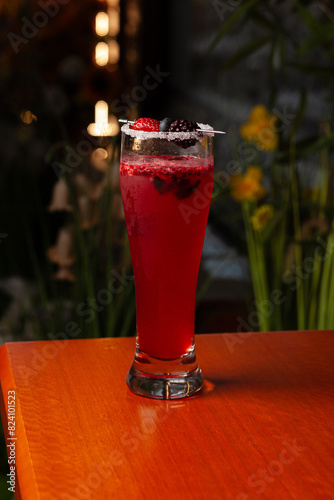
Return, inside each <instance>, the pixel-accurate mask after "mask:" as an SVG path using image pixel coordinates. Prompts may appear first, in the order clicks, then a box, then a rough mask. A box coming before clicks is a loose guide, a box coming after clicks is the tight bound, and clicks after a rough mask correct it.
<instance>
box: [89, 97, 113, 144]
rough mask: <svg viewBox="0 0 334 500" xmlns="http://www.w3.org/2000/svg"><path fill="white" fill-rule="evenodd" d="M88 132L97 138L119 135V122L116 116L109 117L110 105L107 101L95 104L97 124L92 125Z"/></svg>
mask: <svg viewBox="0 0 334 500" xmlns="http://www.w3.org/2000/svg"><path fill="white" fill-rule="evenodd" d="M87 130H88V133H89V134H90V135H93V136H97V137H101V136H106V135H107V136H110V135H117V134H118V132H119V124H118V120H117V118H116V116H114V115H110V116H109V117H108V104H107V103H106V102H105V101H98V102H97V103H96V104H95V123H90V124H89V125H88V128H87Z"/></svg>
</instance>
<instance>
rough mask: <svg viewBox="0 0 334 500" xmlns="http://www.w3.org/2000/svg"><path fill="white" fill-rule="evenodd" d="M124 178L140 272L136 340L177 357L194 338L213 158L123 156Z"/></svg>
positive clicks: (152, 351)
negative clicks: (197, 291)
mask: <svg viewBox="0 0 334 500" xmlns="http://www.w3.org/2000/svg"><path fill="white" fill-rule="evenodd" d="M120 181H121V191H122V199H123V205H124V212H125V219H126V226H127V231H128V236H129V242H130V250H131V257H132V264H133V269H134V276H135V287H136V306H137V341H138V343H139V349H140V350H141V351H143V352H144V353H145V354H147V355H149V356H152V357H155V358H160V359H176V358H179V357H180V356H182V355H184V354H186V353H187V352H188V351H189V349H190V348H191V346H192V341H193V337H194V328H195V298H196V286H197V276H198V270H199V264H200V259H201V254H202V247H203V241H204V236H205V229H206V224H207V218H208V214H209V208H210V201H211V195H212V188H213V158H210V159H201V158H191V157H185V156H184V157H174V158H172V157H154V156H151V157H150V156H138V157H135V158H133V157H131V158H130V159H127V158H126V157H123V161H122V162H121V166H120Z"/></svg>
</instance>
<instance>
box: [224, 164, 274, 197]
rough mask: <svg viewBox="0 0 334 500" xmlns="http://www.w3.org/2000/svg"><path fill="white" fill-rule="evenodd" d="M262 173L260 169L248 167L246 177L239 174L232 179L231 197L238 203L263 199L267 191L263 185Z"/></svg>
mask: <svg viewBox="0 0 334 500" xmlns="http://www.w3.org/2000/svg"><path fill="white" fill-rule="evenodd" d="M262 177H263V174H262V171H261V169H260V168H259V167H255V166H252V167H248V169H247V171H246V173H245V175H242V174H237V175H234V176H233V177H231V182H230V185H231V195H232V197H233V198H234V199H235V200H236V201H240V202H243V201H257V200H260V199H261V198H263V197H264V196H265V195H266V193H267V191H266V189H265V187H264V186H263V185H262V184H261V181H262Z"/></svg>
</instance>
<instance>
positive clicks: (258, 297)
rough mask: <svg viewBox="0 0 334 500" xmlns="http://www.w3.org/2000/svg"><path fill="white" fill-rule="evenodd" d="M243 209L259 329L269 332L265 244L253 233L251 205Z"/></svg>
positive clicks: (244, 205)
mask: <svg viewBox="0 0 334 500" xmlns="http://www.w3.org/2000/svg"><path fill="white" fill-rule="evenodd" d="M242 209H243V216H244V222H245V227H246V238H247V246H248V256H249V264H250V271H251V277H252V283H253V291H254V297H255V304H256V309H257V314H258V320H259V329H260V330H261V331H268V330H270V319H269V317H268V316H267V315H266V314H265V313H264V312H263V306H264V303H265V302H266V301H268V299H269V294H268V284H267V279H266V271H265V260H264V252H263V244H262V241H261V240H260V239H259V237H258V235H256V234H255V232H254V231H253V228H252V225H251V223H250V210H249V204H248V203H243V204H242Z"/></svg>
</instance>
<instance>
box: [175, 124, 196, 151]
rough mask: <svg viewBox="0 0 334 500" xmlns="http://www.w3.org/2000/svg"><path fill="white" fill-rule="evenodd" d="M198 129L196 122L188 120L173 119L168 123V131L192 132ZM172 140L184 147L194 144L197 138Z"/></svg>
mask: <svg viewBox="0 0 334 500" xmlns="http://www.w3.org/2000/svg"><path fill="white" fill-rule="evenodd" d="M197 129H198V124H197V123H196V122H189V121H188V120H175V121H173V122H172V123H171V124H170V127H169V132H194V131H195V130H197ZM173 142H175V144H177V145H178V146H181V147H182V148H184V149H187V148H189V147H191V146H194V145H195V144H196V142H197V139H182V140H179V139H175V140H174V141H173Z"/></svg>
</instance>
